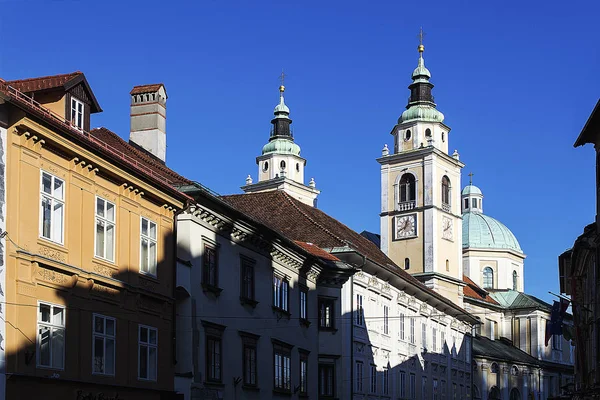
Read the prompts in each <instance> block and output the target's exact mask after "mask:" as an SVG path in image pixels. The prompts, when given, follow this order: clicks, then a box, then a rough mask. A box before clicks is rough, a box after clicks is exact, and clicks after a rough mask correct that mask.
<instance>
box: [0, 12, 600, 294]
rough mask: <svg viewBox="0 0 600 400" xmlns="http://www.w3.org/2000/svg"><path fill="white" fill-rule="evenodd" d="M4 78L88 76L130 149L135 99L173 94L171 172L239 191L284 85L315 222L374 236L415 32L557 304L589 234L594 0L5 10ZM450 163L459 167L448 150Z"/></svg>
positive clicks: (488, 190)
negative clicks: (560, 264)
mask: <svg viewBox="0 0 600 400" xmlns="http://www.w3.org/2000/svg"><path fill="white" fill-rule="evenodd" d="M0 6H1V7H2V15H1V16H0V38H2V40H1V44H0V76H1V77H3V78H5V79H17V78H24V77H33V76H42V75H51V74H58V73H66V72H72V71H75V70H81V71H83V72H84V73H85V74H86V76H87V78H88V81H89V82H90V84H91V85H92V88H93V90H94V92H95V94H96V97H97V98H98V100H99V102H100V105H101V106H102V107H103V109H104V112H103V113H102V114H100V115H95V116H93V117H92V126H106V127H108V128H110V129H112V130H114V131H116V132H117V133H119V134H121V136H123V137H124V138H127V137H128V132H129V95H128V93H129V90H130V89H131V87H132V86H134V85H138V84H147V83H155V82H164V83H165V85H166V88H167V92H168V95H169V100H168V112H167V115H168V118H167V144H168V150H167V163H168V165H169V166H170V167H171V168H173V169H175V170H176V171H178V172H180V173H181V174H183V175H186V176H187V177H189V178H192V179H194V180H197V181H200V182H202V183H203V184H205V185H207V186H209V187H210V188H212V189H213V190H215V191H217V192H219V193H221V194H227V193H238V192H239V191H240V190H239V186H241V185H243V184H244V180H245V177H246V176H247V175H248V174H252V176H253V177H254V178H255V179H256V175H257V166H256V164H255V157H256V156H257V155H258V154H259V152H260V149H261V147H262V146H263V144H264V143H266V141H267V139H268V136H269V129H270V123H269V121H270V119H271V117H272V110H273V107H274V106H275V104H276V103H277V101H278V91H277V88H278V85H279V81H278V75H279V74H280V73H281V70H282V68H283V69H285V72H286V74H287V75H288V78H287V80H286V87H287V91H286V103H287V104H288V106H289V107H290V109H291V117H292V119H293V120H294V123H293V127H294V132H295V137H296V141H297V143H298V144H300V146H301V147H302V155H303V156H304V157H305V158H306V159H307V160H308V164H307V169H306V173H307V176H308V177H309V178H310V177H314V178H315V180H316V182H317V187H318V188H320V189H321V190H322V193H321V195H320V197H319V208H321V209H322V210H324V211H325V212H327V213H329V214H330V215H332V216H334V217H336V218H338V219H340V220H341V221H343V222H344V223H346V224H347V225H349V226H350V227H351V228H353V229H355V230H357V231H359V232H360V231H362V230H363V229H367V230H371V231H378V230H379V217H378V213H379V195H380V172H379V164H378V163H377V162H376V161H375V159H376V158H377V157H378V156H380V154H381V148H382V147H383V144H385V143H387V144H389V145H391V144H392V143H393V141H392V137H391V136H390V135H389V132H390V130H391V129H392V127H393V126H394V124H395V121H396V120H397V118H398V117H399V116H400V114H401V113H402V111H403V110H404V107H405V106H406V102H407V98H408V95H409V93H408V90H407V85H408V84H409V83H410V74H411V72H412V70H413V68H414V67H415V66H416V63H417V57H418V54H417V51H416V46H417V39H416V35H417V33H418V30H419V27H420V26H423V29H424V30H425V32H426V37H425V47H426V50H425V61H426V65H427V67H428V68H429V69H430V71H431V73H432V82H433V83H434V84H435V85H436V87H435V88H434V95H435V98H436V101H437V104H438V108H439V109H440V110H441V111H442V112H443V113H444V114H445V116H446V120H445V122H446V123H447V124H448V125H449V126H450V127H451V128H452V131H451V132H450V135H449V136H450V137H449V140H450V147H451V149H452V150H454V149H458V151H459V153H460V154H461V160H462V161H464V162H465V163H466V164H467V166H466V167H465V169H464V170H463V184H464V183H465V182H467V181H468V177H467V174H468V173H469V172H471V171H472V172H474V174H475V176H474V183H475V184H476V185H478V186H479V187H480V188H481V189H482V190H483V193H484V195H485V201H484V205H485V212H486V214H488V215H490V216H493V217H495V218H497V219H499V220H500V221H502V222H503V223H505V224H506V225H507V226H508V227H509V228H510V229H511V230H512V231H513V232H514V233H515V234H516V236H517V238H518V239H519V241H520V243H521V247H522V248H523V249H524V251H525V252H526V254H527V255H528V257H527V259H526V263H525V268H526V272H525V286H526V290H527V291H528V292H530V293H532V294H534V295H537V296H539V297H541V298H543V299H546V300H551V299H552V296H550V295H549V294H548V293H547V292H548V290H552V291H555V292H556V291H557V290H558V272H557V257H558V255H559V254H560V253H561V252H562V251H563V250H565V249H567V248H569V247H570V246H571V245H572V243H573V241H574V240H575V238H576V237H577V236H578V235H579V234H580V233H581V232H582V230H583V227H584V225H586V224H588V223H591V222H592V221H593V219H594V214H595V210H594V204H595V200H594V179H595V178H594V156H593V149H592V148H591V147H590V146H587V147H585V148H578V149H574V148H573V143H574V141H575V139H576V137H577V135H578V134H579V132H580V131H581V128H582V127H583V125H584V123H585V121H586V119H587V117H588V116H589V114H590V112H591V111H592V109H593V106H594V105H595V103H596V101H597V100H598V97H599V94H600V74H599V71H600V55H599V48H600V46H599V45H598V44H599V39H600V25H598V23H597V15H598V14H599V13H600V2H598V1H594V0H588V1H581V0H572V1H569V2H564V1H557V0H552V1H548V0H546V1H537V0H534V1H522V0H521V1H514V0H505V1H501V2H500V1H498V2H487V1H466V0H465V1H428V2H421V3H419V2H415V3H408V2H401V1H372V2H367V1H348V0H347V1H337V0H336V1H329V2H322V1H312V0H307V1H303V2H275V1H260V0H259V1H254V2H250V1H237V0H231V1H228V2H223V1H216V0H205V1H197V2H183V1H172V2H164V1H153V0H146V1H137V0H135V1H134V0H128V1H113V0H104V1H102V2H87V1H71V0H61V1H59V0H55V1H51V0H47V1H39V0H27V1H26V0H0ZM452 150H451V151H452Z"/></svg>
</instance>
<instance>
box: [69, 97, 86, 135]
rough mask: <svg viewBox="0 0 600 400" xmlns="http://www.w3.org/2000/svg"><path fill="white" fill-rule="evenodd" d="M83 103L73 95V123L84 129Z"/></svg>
mask: <svg viewBox="0 0 600 400" xmlns="http://www.w3.org/2000/svg"><path fill="white" fill-rule="evenodd" d="M83 110H84V107H83V103H82V102H81V101H79V100H77V99H76V98H75V97H71V125H73V126H74V127H75V128H77V129H79V130H83Z"/></svg>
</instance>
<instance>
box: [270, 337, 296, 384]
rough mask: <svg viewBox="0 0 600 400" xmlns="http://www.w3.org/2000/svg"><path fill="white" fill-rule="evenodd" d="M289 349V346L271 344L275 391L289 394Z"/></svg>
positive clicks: (290, 381) (290, 380)
mask: <svg viewBox="0 0 600 400" xmlns="http://www.w3.org/2000/svg"><path fill="white" fill-rule="evenodd" d="M291 349H292V348H291V346H289V345H284V344H279V343H274V344H273V357H274V360H273V364H274V368H273V371H274V376H273V380H274V387H275V389H276V390H279V391H285V392H290V391H291V390H292V379H291V374H292V373H291V358H292V357H291Z"/></svg>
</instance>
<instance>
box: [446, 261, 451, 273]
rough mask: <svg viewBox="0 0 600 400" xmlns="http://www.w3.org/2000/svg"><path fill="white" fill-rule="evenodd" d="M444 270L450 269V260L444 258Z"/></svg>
mask: <svg viewBox="0 0 600 400" xmlns="http://www.w3.org/2000/svg"><path fill="white" fill-rule="evenodd" d="M446 271H448V272H449V271H450V260H446Z"/></svg>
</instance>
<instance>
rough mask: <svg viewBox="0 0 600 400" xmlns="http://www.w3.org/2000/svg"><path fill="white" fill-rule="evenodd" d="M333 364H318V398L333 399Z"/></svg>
mask: <svg viewBox="0 0 600 400" xmlns="http://www.w3.org/2000/svg"><path fill="white" fill-rule="evenodd" d="M334 379H335V374H334V365H333V364H319V397H333V396H334V393H335V390H334V389H335V384H334Z"/></svg>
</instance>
